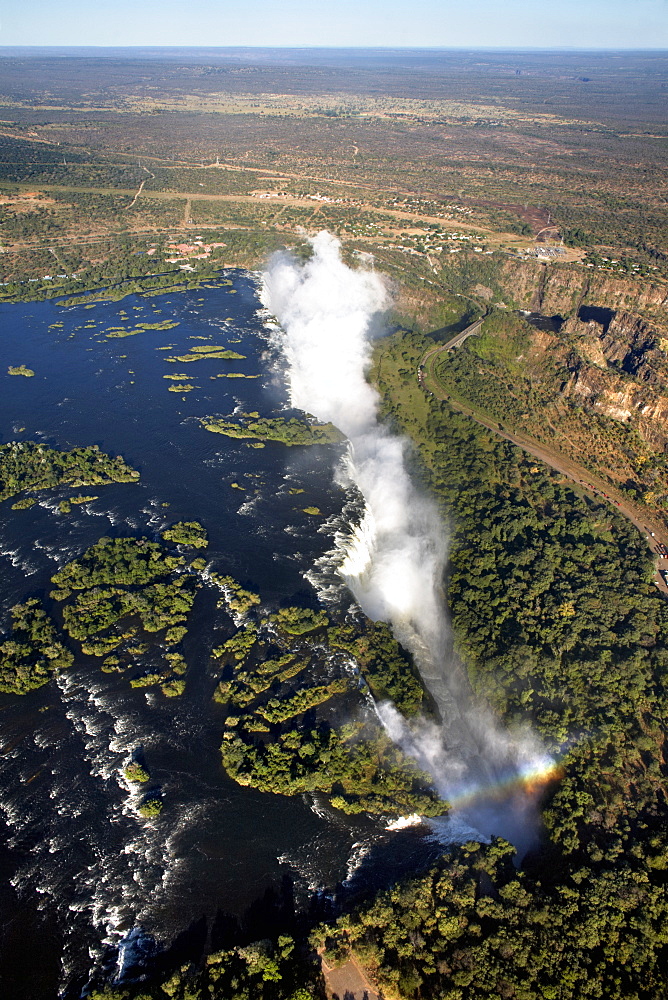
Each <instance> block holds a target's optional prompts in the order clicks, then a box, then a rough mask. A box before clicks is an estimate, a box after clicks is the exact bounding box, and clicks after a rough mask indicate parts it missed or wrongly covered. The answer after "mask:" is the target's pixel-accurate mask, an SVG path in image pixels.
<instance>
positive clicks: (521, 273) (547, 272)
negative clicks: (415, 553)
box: [499, 260, 668, 327]
mask: <svg viewBox="0 0 668 1000" xmlns="http://www.w3.org/2000/svg"><path fill="white" fill-rule="evenodd" d="M499 283H500V285H501V287H502V288H503V290H504V292H505V293H506V295H507V302H508V303H509V304H510V303H513V304H514V305H515V306H516V307H517V308H518V309H529V310H531V311H532V312H540V313H543V314H544V315H546V316H557V315H559V316H564V317H571V316H575V315H576V314H577V312H578V309H580V308H581V307H582V306H584V305H591V306H599V307H603V308H606V309H611V310H614V311H615V312H617V311H620V312H623V313H633V314H635V315H643V316H645V315H646V316H650V317H652V318H654V319H656V320H658V322H662V321H663V324H664V327H665V326H666V323H667V322H668V321H667V320H666V317H665V316H664V317H662V316H661V311H662V310H663V309H666V308H667V307H668V285H665V284H663V283H661V282H651V281H636V280H631V279H625V278H613V277H611V276H609V275H606V274H603V273H602V272H600V271H595V270H591V269H589V268H585V267H576V266H573V265H570V266H566V265H561V266H560V265H558V264H544V263H541V262H539V261H528V260H527V261H524V260H507V261H505V262H504V263H503V264H502V265H501V267H500V271H499Z"/></svg>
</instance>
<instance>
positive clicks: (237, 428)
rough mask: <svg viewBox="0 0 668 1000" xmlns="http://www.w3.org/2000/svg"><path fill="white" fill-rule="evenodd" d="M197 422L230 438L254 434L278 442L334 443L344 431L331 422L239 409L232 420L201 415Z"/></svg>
mask: <svg viewBox="0 0 668 1000" xmlns="http://www.w3.org/2000/svg"><path fill="white" fill-rule="evenodd" d="M200 423H201V424H202V426H203V427H205V428H206V429H207V430H208V431H213V432H214V433H216V434H225V435H227V437H233V438H254V439H256V440H259V441H280V443H281V444H287V445H296V444H302V445H303V444H336V443H338V442H339V441H342V440H343V435H342V434H341V432H340V431H338V430H337V429H336V427H334V425H333V424H317V423H310V422H309V421H308V420H298V419H297V418H296V417H291V418H290V419H289V420H286V419H285V418H284V417H258V416H257V415H255V414H250V413H242V414H240V415H239V416H238V417H237V418H236V419H235V420H224V419H223V418H222V417H203V418H202V419H201V420H200Z"/></svg>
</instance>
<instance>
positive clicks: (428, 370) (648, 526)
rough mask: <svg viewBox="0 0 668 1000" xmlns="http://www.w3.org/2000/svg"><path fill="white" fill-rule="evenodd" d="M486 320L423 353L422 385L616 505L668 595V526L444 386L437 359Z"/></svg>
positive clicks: (583, 487) (601, 481) (581, 469)
mask: <svg viewBox="0 0 668 1000" xmlns="http://www.w3.org/2000/svg"><path fill="white" fill-rule="evenodd" d="M482 323H483V320H476V322H475V323H472V324H471V325H470V326H468V327H466V329H465V330H462V331H461V333H458V334H457V336H456V337H453V338H452V339H451V340H449V341H448V342H447V343H446V344H441V345H439V346H438V347H434V348H431V350H429V351H427V352H426V353H425V354H423V356H422V358H421V359H420V364H419V368H418V382H419V384H420V386H421V388H422V389H423V390H424V391H425V392H428V393H431V395H432V396H434V397H435V398H436V399H441V400H444V401H447V402H448V403H449V404H450V405H451V406H452V407H454V409H456V410H459V411H460V412H461V413H465V414H466V415H467V416H469V417H471V419H473V420H475V422H476V423H478V424H481V425H482V426H483V427H486V428H487V429H488V430H490V431H492V432H493V433H494V434H496V435H497V436H498V437H502V438H505V439H506V441H512V443H513V444H516V445H517V446H518V448H522V450H523V451H525V452H527V453H528V454H529V455H533V457H534V458H537V459H539V460H540V461H541V462H544V463H545V464H546V465H549V466H550V467H551V468H553V469H555V470H556V471H557V472H560V473H561V474H562V475H563V476H566V477H567V478H568V479H570V480H572V482H573V483H574V484H575V485H576V486H577V487H578V488H579V489H580V490H582V491H585V492H587V493H590V494H593V495H594V496H595V497H596V499H597V500H599V501H604V502H605V503H609V504H610V505H611V506H613V507H616V509H617V510H618V511H619V512H620V513H621V514H623V515H624V516H625V517H626V518H628V520H629V521H631V522H632V524H634V525H635V526H636V528H638V530H639V531H640V532H641V534H642V535H644V536H645V539H646V540H647V544H648V545H649V547H650V549H651V550H652V554H653V555H654V556H655V558H656V559H657V560H658V564H659V565H658V567H657V571H656V573H655V575H654V583H655V584H656V586H657V587H658V588H659V590H660V591H661V592H662V593H663V594H664V595H665V596H666V597H668V584H667V583H666V580H665V579H664V578H663V576H662V575H661V570H662V569H664V570H666V571H668V557H664V556H662V555H661V554H660V552H659V550H658V548H657V546H660V545H663V546H666V547H667V549H668V530H666V527H665V525H664V524H663V523H662V522H661V521H659V520H658V519H657V518H655V517H653V516H652V515H651V514H649V513H648V512H646V511H645V510H643V509H642V508H640V507H637V506H635V505H634V504H632V503H630V502H629V500H628V498H627V497H626V496H625V495H624V494H623V493H621V492H620V491H619V490H616V489H615V488H614V487H613V486H610V484H609V483H608V482H607V480H605V479H602V478H600V477H598V476H595V475H593V473H591V472H590V471H589V469H586V468H585V467H584V466H583V465H579V464H578V463H577V462H574V461H573V460H572V459H570V458H568V457H567V456H566V455H563V454H561V452H559V451H557V450H556V449H554V448H550V447H549V446H548V445H545V444H542V443H541V442H539V441H536V440H534V439H533V438H531V437H529V436H528V435H526V434H521V433H518V432H516V431H513V432H511V431H508V430H506V429H505V427H503V425H502V424H500V423H498V421H494V420H492V419H490V418H489V417H483V416H481V414H480V413H478V412H476V411H475V410H474V409H473V408H471V407H470V406H467V405H466V404H465V403H462V402H460V401H459V400H457V399H454V398H453V397H452V396H451V395H449V394H448V393H447V392H446V391H445V390H444V388H443V387H442V385H441V384H440V382H439V379H438V375H437V374H436V371H435V366H436V362H437V361H438V359H439V357H441V355H443V354H447V353H448V351H452V350H454V348H456V347H458V346H459V345H460V344H462V343H463V342H464V341H465V340H466V339H467V338H468V337H471V336H473V335H474V334H476V333H478V331H479V330H480V327H481V326H482Z"/></svg>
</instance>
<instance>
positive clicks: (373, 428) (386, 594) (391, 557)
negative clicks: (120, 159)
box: [262, 232, 548, 842]
mask: <svg viewBox="0 0 668 1000" xmlns="http://www.w3.org/2000/svg"><path fill="white" fill-rule="evenodd" d="M311 242H312V246H313V255H312V257H311V259H310V260H309V261H307V262H306V263H301V262H298V261H296V260H295V259H294V258H292V257H291V256H289V255H287V254H281V255H276V256H275V257H274V258H272V260H271V261H270V263H269V267H268V269H267V271H266V273H265V274H264V277H263V291H262V300H263V303H264V305H265V306H266V308H267V309H268V310H269V311H270V312H271V313H272V314H273V315H274V316H275V317H276V318H277V319H278V321H279V323H280V329H278V330H277V331H276V339H277V343H278V345H279V346H280V348H281V350H282V351H283V353H284V356H285V358H286V360H287V364H288V380H289V388H290V395H291V401H292V404H293V406H295V407H296V408H298V409H301V410H304V411H306V412H307V413H311V414H313V415H314V416H315V417H317V418H318V420H320V421H331V422H332V423H334V424H335V425H336V426H337V427H338V428H339V429H340V430H341V431H342V432H343V433H344V434H345V435H346V437H347V438H348V441H349V450H348V455H347V458H346V460H345V462H344V468H343V469H340V470H338V475H339V476H340V477H342V479H343V480H344V481H348V482H352V483H354V484H355V485H356V486H357V488H358V489H359V491H360V492H361V494H362V496H363V498H364V503H365V509H364V514H363V516H362V519H361V522H360V523H359V524H358V525H356V526H355V527H353V528H352V529H351V530H350V532H349V533H348V535H347V536H346V537H345V538H344V539H343V543H342V545H341V552H340V559H339V567H338V570H339V573H340V574H341V575H342V576H343V578H344V579H345V581H346V583H347V584H348V586H349V587H350V589H351V590H352V592H353V594H354V596H355V598H356V599H357V601H358V603H359V604H360V605H361V607H362V609H363V610H364V611H365V613H366V614H367V615H368V616H369V617H370V618H372V619H374V620H379V619H381V620H384V621H388V622H390V623H391V625H392V627H393V630H394V633H395V635H396V637H397V638H398V639H399V640H400V641H401V642H402V643H403V645H404V646H405V647H406V648H408V649H409V650H410V651H411V653H412V654H413V656H414V659H415V662H416V664H417V665H418V668H419V670H420V673H421V675H422V678H423V681H424V683H425V685H426V687H427V688H428V690H429V692H430V693H431V695H432V696H433V698H434V700H435V702H436V704H437V706H438V709H439V713H440V716H441V724H440V725H436V724H434V723H429V722H426V721H424V720H422V721H421V722H420V723H419V724H415V723H412V724H411V725H410V726H409V725H408V723H407V722H406V720H404V719H403V718H402V717H401V716H400V715H399V713H398V712H397V711H396V710H395V709H394V708H393V707H392V706H389V705H388V706H379V707H378V713H379V718H380V719H381V721H382V722H383V725H384V726H385V728H386V730H387V731H388V733H389V734H390V735H391V736H392V738H393V739H394V740H395V741H396V742H397V743H399V744H400V745H401V746H402V747H403V748H404V749H405V750H406V751H407V752H408V753H410V754H411V755H412V756H413V757H414V758H415V759H417V760H418V762H419V763H420V765H421V766H422V767H423V768H425V769H426V770H428V771H429V772H430V773H431V774H432V775H433V778H434V784H435V786H436V788H437V789H438V791H439V792H440V794H441V795H443V797H444V798H447V799H450V800H451V801H454V802H456V801H457V799H462V798H467V799H469V800H470V798H471V795H472V794H473V796H474V797H475V792H476V789H478V790H480V792H481V793H483V794H484V793H486V792H487V791H488V790H490V789H492V788H495V787H498V786H499V785H501V784H504V783H506V782H508V781H512V779H513V778H517V779H521V778H522V776H523V775H525V774H528V773H530V772H532V771H535V770H536V769H540V768H541V767H544V766H545V764H546V763H547V762H548V758H547V757H546V755H545V754H544V753H543V752H542V751H541V749H540V747H539V746H538V744H537V741H536V740H535V739H533V738H532V737H531V735H530V734H529V733H528V732H525V733H522V734H514V735H511V734H509V733H508V732H506V731H505V730H503V729H502V728H501V727H500V726H499V725H498V724H497V722H496V720H494V719H493V717H492V716H491V714H490V713H489V711H488V710H486V709H485V708H483V707H482V706H480V705H478V704H476V703H475V700H474V698H473V696H472V693H471V691H470V689H469V686H468V681H467V679H466V676H465V673H464V671H463V670H462V668H461V666H460V664H459V663H458V662H457V661H456V659H455V657H454V655H453V653H452V651H451V642H450V635H449V628H448V622H447V619H446V615H445V610H444V599H443V594H442V590H441V581H442V579H443V573H444V568H445V561H446V556H447V544H446V538H445V534H444V529H443V525H442V523H441V521H440V519H439V516H438V514H437V511H436V509H435V507H434V505H433V504H432V503H431V502H430V501H429V500H428V499H426V498H425V497H423V496H422V495H420V494H419V492H418V491H417V490H416V488H415V486H414V484H413V483H412V481H411V478H410V476H409V474H408V471H407V468H406V461H405V457H406V450H407V448H408V444H407V442H406V441H404V440H403V439H401V438H399V437H397V436H396V435H393V434H391V433H390V432H389V431H388V430H387V429H386V428H385V427H384V426H383V425H381V424H380V423H379V421H378V415H377V411H378V402H379V400H378V395H377V393H376V391H375V390H374V389H373V388H372V387H371V386H370V385H369V383H368V382H367V380H366V374H367V371H368V368H369V364H370V358H371V350H372V341H373V337H374V331H375V330H377V329H380V317H381V315H382V312H383V311H384V310H385V309H386V308H387V307H388V305H389V294H388V290H387V288H386V285H385V283H384V281H383V279H382V277H381V276H380V275H378V274H376V273H375V272H374V271H373V270H371V269H370V268H369V267H368V266H366V267H362V268H359V269H357V270H353V269H351V268H349V267H347V266H346V265H345V264H344V263H343V261H342V260H341V255H340V243H339V241H338V240H337V239H336V238H335V237H333V236H331V235H330V234H329V233H326V232H322V233H319V234H318V235H317V236H315V237H314V238H313V239H312V240H311ZM506 801H507V802H508V803H510V811H511V812H512V814H513V817H512V819H511V820H510V821H509V820H508V818H507V817H506V818H505V819H504V818H503V816H500V813H502V812H503V811H504V810H503V808H501V809H498V808H497V807H496V806H494V807H490V805H489V802H488V801H486V802H485V805H484V808H478V809H477V810H475V813H476V825H477V824H478V822H479V824H480V826H481V827H482V828H484V829H483V833H484V834H486V833H488V832H490V831H489V829H488V828H489V826H490V824H491V825H492V827H493V829H492V831H491V832H494V833H497V832H498V833H506V834H507V835H512V837H513V839H514V840H515V842H517V841H518V840H520V839H522V832H521V830H518V829H517V821H518V819H519V823H520V825H525V824H530V823H531V817H530V815H529V813H530V812H531V810H529V811H525V810H524V809H523V807H522V805H521V804H518V799H517V794H514V795H513V796H512V797H511V798H509V799H507V800H506ZM473 812H474V811H472V810H471V809H470V808H469V809H468V813H467V815H468V816H473ZM466 829H467V830H468V831H469V832H470V827H466ZM449 835H451V832H450V834H449Z"/></svg>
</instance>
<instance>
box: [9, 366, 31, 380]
mask: <svg viewBox="0 0 668 1000" xmlns="http://www.w3.org/2000/svg"><path fill="white" fill-rule="evenodd" d="M7 374H8V375H25V377H26V378H32V377H33V375H34V374H35V373H34V371H33V370H32V368H26V366H25V365H10V366H9V368H8V369H7Z"/></svg>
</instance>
